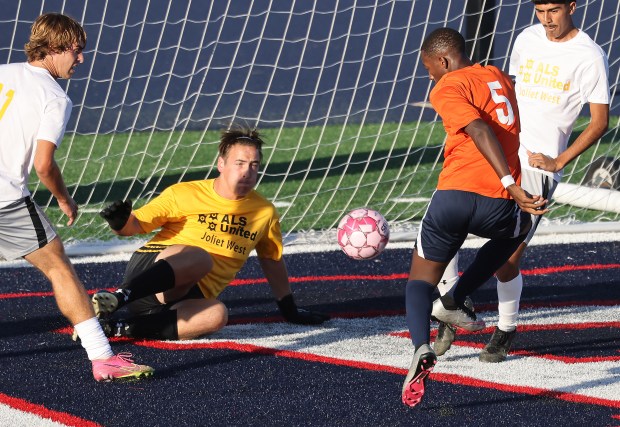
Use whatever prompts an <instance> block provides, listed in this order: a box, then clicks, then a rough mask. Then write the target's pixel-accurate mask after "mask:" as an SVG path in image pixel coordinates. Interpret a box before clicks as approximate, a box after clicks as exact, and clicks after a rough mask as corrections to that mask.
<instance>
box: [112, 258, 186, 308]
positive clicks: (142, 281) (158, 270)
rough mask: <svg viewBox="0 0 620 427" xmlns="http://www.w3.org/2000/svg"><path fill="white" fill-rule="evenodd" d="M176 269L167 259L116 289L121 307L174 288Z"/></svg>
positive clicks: (161, 260)
mask: <svg viewBox="0 0 620 427" xmlns="http://www.w3.org/2000/svg"><path fill="white" fill-rule="evenodd" d="M174 280H175V279H174V270H173V269H172V267H171V266H170V264H169V263H168V261H166V260H165V259H160V260H159V261H157V262H156V263H155V264H153V265H152V266H150V267H149V268H147V269H146V270H144V271H142V272H141V273H139V274H137V275H135V276H133V277H132V278H131V279H129V280H128V281H126V282H125V283H124V284H123V285H122V286H121V287H120V288H119V289H117V290H116V291H114V293H115V294H116V296H117V297H118V299H119V307H120V306H123V305H125V304H126V303H128V302H131V301H135V300H137V299H140V298H143V297H146V296H149V295H155V294H158V293H160V292H164V291H167V290H169V289H172V288H174Z"/></svg>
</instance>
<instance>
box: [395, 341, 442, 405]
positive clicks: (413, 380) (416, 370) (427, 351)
mask: <svg viewBox="0 0 620 427" xmlns="http://www.w3.org/2000/svg"><path fill="white" fill-rule="evenodd" d="M435 363H437V356H436V355H435V352H434V351H433V349H432V348H431V347H430V346H429V345H428V344H423V345H421V346H420V348H418V351H416V352H415V354H414V355H413V360H412V361H411V367H410V368H409V372H408V373H407V377H406V378H405V382H404V383H403V390H402V401H403V403H404V404H405V405H407V406H410V407H413V406H416V405H417V404H418V403H420V402H421V401H422V397H423V396H424V381H425V380H426V377H428V374H430V373H431V371H432V370H433V368H434V367H435Z"/></svg>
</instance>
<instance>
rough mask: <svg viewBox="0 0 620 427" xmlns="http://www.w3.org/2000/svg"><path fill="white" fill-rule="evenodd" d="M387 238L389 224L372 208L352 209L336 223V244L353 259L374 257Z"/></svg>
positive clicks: (381, 249) (381, 248) (383, 247)
mask: <svg viewBox="0 0 620 427" xmlns="http://www.w3.org/2000/svg"><path fill="white" fill-rule="evenodd" d="M389 240H390V225H389V224H388V222H387V221H386V220H385V218H384V217H383V215H381V214H380V213H379V212H377V211H375V210H373V209H369V208H358V209H354V210H352V211H351V212H349V213H348V214H346V215H345V216H344V217H343V218H342V219H341V220H340V223H339V224H338V244H339V245H340V247H341V248H342V250H343V251H344V253H345V254H347V255H348V256H349V257H351V258H353V259H357V260H362V259H373V258H375V257H376V256H378V255H379V254H380V253H381V252H383V250H384V249H385V245H387V243H388V241H389Z"/></svg>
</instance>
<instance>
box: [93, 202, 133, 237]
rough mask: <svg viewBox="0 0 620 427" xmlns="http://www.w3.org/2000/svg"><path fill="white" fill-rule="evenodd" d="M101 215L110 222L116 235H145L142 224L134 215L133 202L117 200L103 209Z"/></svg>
mask: <svg viewBox="0 0 620 427" xmlns="http://www.w3.org/2000/svg"><path fill="white" fill-rule="evenodd" d="M99 215H100V216H101V217H102V218H103V219H105V220H106V221H107V222H108V225H109V226H110V228H111V229H112V232H113V233H114V234H116V235H119V236H133V235H136V234H143V233H144V230H143V229H142V226H141V225H140V222H139V221H138V219H137V218H136V217H135V216H134V214H133V213H132V202H131V200H125V201H123V200H117V201H115V202H113V203H112V204H110V205H108V206H106V207H105V208H104V209H102V210H101V212H99Z"/></svg>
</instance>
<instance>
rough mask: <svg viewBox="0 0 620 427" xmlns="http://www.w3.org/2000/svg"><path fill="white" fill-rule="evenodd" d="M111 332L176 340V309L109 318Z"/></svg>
mask: <svg viewBox="0 0 620 427" xmlns="http://www.w3.org/2000/svg"><path fill="white" fill-rule="evenodd" d="M110 326H111V327H112V334H113V335H114V336H116V337H131V338H150V339H158V340H178V339H179V332H178V328H177V311H176V310H166V311H161V312H159V313H153V314H146V315H144V316H136V317H132V318H129V319H126V320H116V321H114V320H111V321H110Z"/></svg>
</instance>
